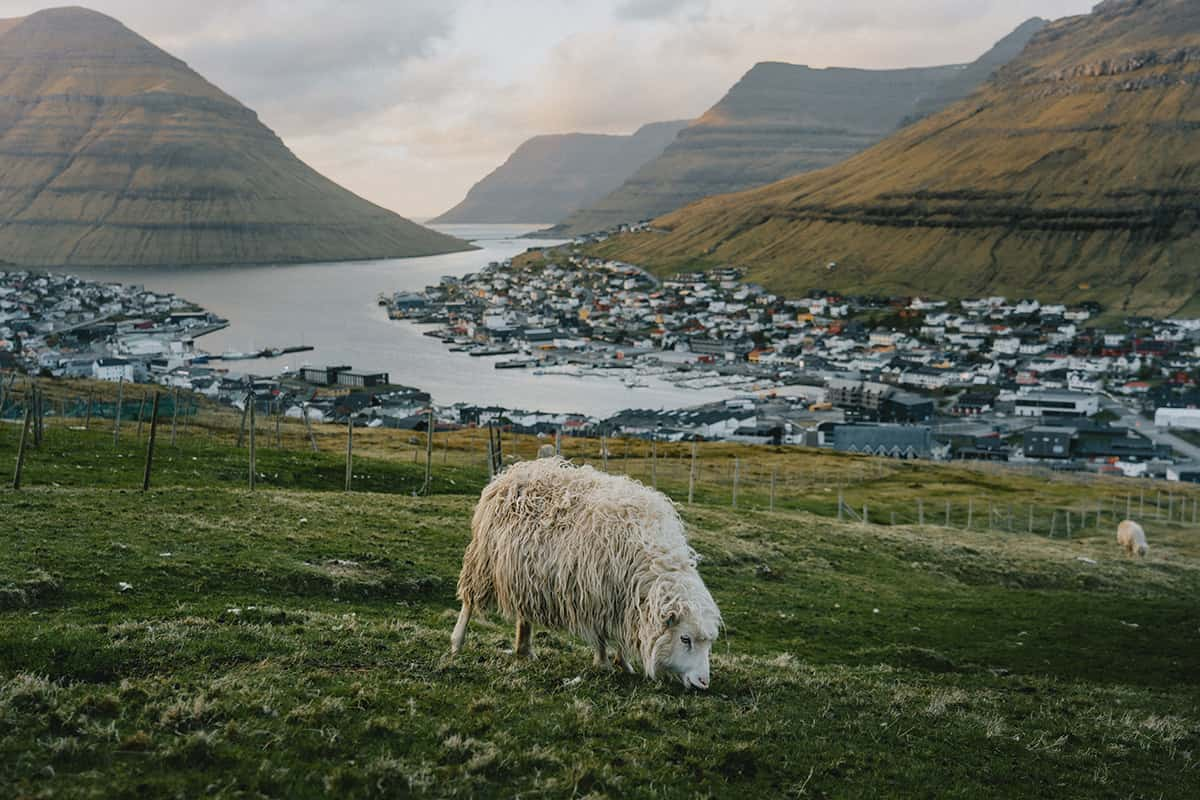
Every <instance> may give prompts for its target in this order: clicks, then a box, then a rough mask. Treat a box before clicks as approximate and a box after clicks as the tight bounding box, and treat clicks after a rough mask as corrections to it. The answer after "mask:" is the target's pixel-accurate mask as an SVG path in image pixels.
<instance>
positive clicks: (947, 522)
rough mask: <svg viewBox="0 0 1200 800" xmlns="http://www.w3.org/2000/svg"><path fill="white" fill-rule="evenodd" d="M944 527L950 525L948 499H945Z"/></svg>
mask: <svg viewBox="0 0 1200 800" xmlns="http://www.w3.org/2000/svg"><path fill="white" fill-rule="evenodd" d="M946 527H947V528H949V527H950V501H949V500H947V501H946Z"/></svg>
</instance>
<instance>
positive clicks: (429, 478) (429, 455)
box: [421, 407, 433, 495]
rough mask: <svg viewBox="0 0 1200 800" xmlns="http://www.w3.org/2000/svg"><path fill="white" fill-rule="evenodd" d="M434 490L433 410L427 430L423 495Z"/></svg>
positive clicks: (431, 409) (430, 412) (430, 411)
mask: <svg viewBox="0 0 1200 800" xmlns="http://www.w3.org/2000/svg"><path fill="white" fill-rule="evenodd" d="M431 488H433V408H432V407H431V408H430V409H429V425H428V427H427V428H426V430H425V483H424V485H422V486H421V494H425V495H427V494H429V490H430V489H431Z"/></svg>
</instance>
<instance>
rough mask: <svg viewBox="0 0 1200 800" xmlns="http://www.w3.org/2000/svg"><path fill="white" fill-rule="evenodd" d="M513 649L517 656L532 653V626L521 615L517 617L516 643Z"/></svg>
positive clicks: (530, 654)
mask: <svg viewBox="0 0 1200 800" xmlns="http://www.w3.org/2000/svg"><path fill="white" fill-rule="evenodd" d="M514 651H515V652H516V654H517V655H519V656H532V655H533V626H532V625H531V624H529V621H528V620H526V619H524V618H522V617H517V644H516V647H515V648H514Z"/></svg>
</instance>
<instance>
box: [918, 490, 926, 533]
mask: <svg viewBox="0 0 1200 800" xmlns="http://www.w3.org/2000/svg"><path fill="white" fill-rule="evenodd" d="M917 524H918V525H920V526H921V527H925V501H924V500H923V499H921V498H920V497H918V498H917Z"/></svg>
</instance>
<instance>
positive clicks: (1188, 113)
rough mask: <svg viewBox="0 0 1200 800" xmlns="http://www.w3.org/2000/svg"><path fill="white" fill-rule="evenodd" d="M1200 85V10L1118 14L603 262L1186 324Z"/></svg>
mask: <svg viewBox="0 0 1200 800" xmlns="http://www.w3.org/2000/svg"><path fill="white" fill-rule="evenodd" d="M1198 86H1200V4H1197V3H1194V2H1185V0H1120V1H1119V2H1118V1H1117V0H1112V1H1111V2H1107V3H1102V4H1100V5H1099V6H1097V7H1096V9H1095V10H1094V11H1093V12H1092V13H1091V14H1086V15H1081V16H1076V17H1069V18H1066V19H1062V20H1059V21H1057V22H1054V23H1052V24H1050V25H1049V26H1047V27H1045V28H1044V29H1043V30H1042V31H1041V32H1040V33H1038V34H1037V35H1035V36H1034V37H1033V38H1032V39H1031V41H1030V43H1029V45H1028V46H1027V47H1026V48H1025V50H1024V51H1023V52H1022V54H1021V55H1020V56H1019V57H1018V58H1016V59H1015V60H1013V61H1012V62H1011V63H1009V64H1008V65H1006V66H1005V67H1003V68H1001V69H1000V70H999V71H997V72H996V73H995V75H994V76H993V77H992V79H991V80H990V81H989V82H988V84H987V85H986V86H985V87H984V88H983V89H982V90H981V91H980V92H978V93H976V94H975V95H973V96H971V97H970V98H967V99H965V100H963V101H961V102H959V103H957V104H955V105H954V106H952V107H950V108H948V109H946V110H945V111H943V112H941V113H939V114H937V115H934V116H931V117H928V118H926V119H924V120H922V121H921V122H919V123H917V124H915V125H913V126H910V127H908V128H905V129H903V130H901V131H899V132H898V133H896V134H895V135H893V136H891V137H890V138H888V139H887V140H886V141H885V142H883V143H881V144H879V145H877V146H876V147H874V148H872V149H870V150H868V151H866V152H864V153H862V154H860V155H858V156H856V157H855V158H853V159H851V160H849V161H847V162H845V163H844V164H841V165H838V166H835V167H832V168H830V169H826V170H823V171H820V172H816V173H813V174H810V175H802V176H798V177H795V178H792V179H789V180H786V181H782V182H779V183H776V184H773V185H771V186H768V187H764V188H761V189H757V190H752V191H749V192H744V193H741V194H733V195H727V196H722V197H714V198H710V199H708V200H705V201H702V202H700V203H697V204H695V205H693V206H690V207H688V208H685V209H682V210H680V211H678V212H676V213H673V214H670V215H668V216H665V217H663V218H662V219H660V220H658V221H657V223H656V226H657V227H658V228H659V229H660V230H664V231H667V233H665V234H658V235H654V236H647V235H643V236H631V237H624V238H622V239H620V240H618V241H614V242H610V243H608V244H607V245H606V246H605V247H604V248H602V252H604V253H605V254H606V255H610V256H614V257H620V258H625V259H628V260H631V261H634V262H636V263H641V264H647V265H653V266H656V267H657V268H659V269H664V270H666V269H672V268H675V267H678V266H681V265H685V264H686V265H701V264H713V263H729V262H733V263H737V264H740V265H744V266H746V267H748V268H749V269H750V274H751V276H752V277H753V278H754V279H756V280H761V281H765V282H766V283H767V284H769V285H771V286H773V287H776V288H778V289H781V290H787V291H801V290H805V289H808V288H812V287H814V286H825V287H830V288H854V289H856V290H864V289H872V290H880V291H893V292H902V293H930V294H935V295H941V296H951V297H953V296H964V295H972V294H974V295H979V294H985V293H997V294H1007V295H1010V296H1029V295H1033V296H1037V297H1039V298H1041V299H1047V300H1051V299H1056V300H1067V301H1083V300H1094V301H1097V302H1101V303H1105V304H1107V305H1110V306H1112V307H1114V308H1117V309H1122V310H1127V311H1138V312H1145V313H1153V314H1162V315H1166V314H1171V313H1176V312H1178V311H1180V310H1181V309H1184V308H1189V307H1190V306H1189V303H1191V302H1193V298H1194V297H1195V296H1196V292H1197V290H1198V289H1200V285H1198V276H1197V268H1196V261H1197V258H1200V205H1198V204H1197V202H1196V200H1195V198H1196V196H1197V192H1198V191H1200V103H1198V102H1197V100H1198V99H1200V98H1198V97H1197V87H1198ZM834 265H836V266H834Z"/></svg>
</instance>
